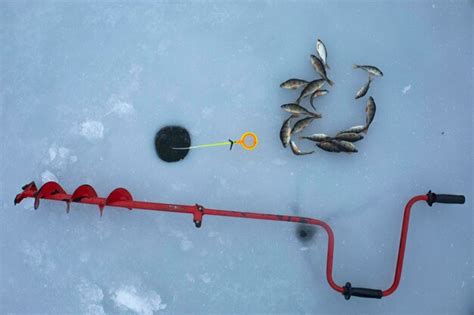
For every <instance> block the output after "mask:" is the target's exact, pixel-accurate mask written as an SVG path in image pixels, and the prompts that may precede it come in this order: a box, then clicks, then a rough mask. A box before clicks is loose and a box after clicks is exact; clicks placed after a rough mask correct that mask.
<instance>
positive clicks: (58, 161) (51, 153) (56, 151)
mask: <svg viewBox="0 0 474 315" xmlns="http://www.w3.org/2000/svg"><path fill="white" fill-rule="evenodd" d="M75 161H77V157H76V156H71V150H70V149H68V148H66V147H62V146H58V145H56V144H52V145H51V147H50V148H49V149H48V157H47V158H45V159H44V160H43V163H44V164H45V165H49V166H51V167H52V168H55V169H63V168H64V167H66V166H67V164H68V163H70V162H72V163H74V162H75Z"/></svg>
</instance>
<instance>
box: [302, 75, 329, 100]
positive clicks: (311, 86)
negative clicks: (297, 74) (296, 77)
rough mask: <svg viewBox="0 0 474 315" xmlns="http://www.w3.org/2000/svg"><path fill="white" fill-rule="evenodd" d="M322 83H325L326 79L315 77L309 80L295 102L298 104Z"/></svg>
mask: <svg viewBox="0 0 474 315" xmlns="http://www.w3.org/2000/svg"><path fill="white" fill-rule="evenodd" d="M324 83H326V80H324V79H317V80H314V81H311V82H309V83H308V85H307V86H306V87H305V88H304V89H303V91H301V94H300V96H299V97H298V99H297V100H296V103H298V104H299V103H300V101H301V100H302V99H303V98H305V97H307V96H310V95H311V94H313V93H314V92H316V91H317V90H319V89H320V88H321V87H322V86H323V85H324Z"/></svg>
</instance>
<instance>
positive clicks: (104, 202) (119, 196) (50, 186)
mask: <svg viewBox="0 0 474 315" xmlns="http://www.w3.org/2000/svg"><path fill="white" fill-rule="evenodd" d="M22 190H23V191H22V192H21V193H19V194H18V195H16V197H15V205H16V204H18V203H20V202H21V201H22V200H23V199H25V198H34V208H35V209H38V207H39V204H40V200H41V199H47V200H55V201H63V202H66V211H67V212H69V209H70V204H71V203H72V202H74V203H83V204H91V205H97V206H98V207H99V212H100V215H101V216H102V215H103V210H104V208H105V207H106V206H110V207H118V208H127V209H129V210H132V209H140V210H151V211H165V212H174V213H186V214H191V215H192V216H193V222H194V224H195V226H196V227H197V228H199V227H201V225H202V220H203V217H204V215H214V216H223V217H233V218H244V219H254V220H268V221H282V222H294V223H302V224H311V225H316V226H319V227H321V228H323V229H324V230H325V231H326V233H327V235H328V249H327V259H326V279H327V282H328V283H329V286H330V287H331V288H332V289H334V290H335V291H337V292H339V293H341V294H342V295H343V296H344V297H345V299H346V300H349V299H350V298H351V297H352V296H356V297H364V298H376V299H381V298H382V297H385V296H389V295H390V294H392V293H393V292H395V290H396V289H397V288H398V285H399V283H400V277H401V274H402V268H403V259H404V257H405V246H406V242H407V235H408V224H409V221H410V212H411V208H412V207H413V205H414V204H415V203H417V202H418V201H426V203H427V204H428V205H429V206H430V207H431V206H432V205H433V204H434V203H451V204H464V202H465V197H464V196H462V195H445V194H435V193H433V192H431V191H429V192H428V193H427V194H426V195H418V196H414V197H413V198H411V199H410V200H409V201H408V203H407V204H406V206H405V211H404V214H403V223H402V230H401V234H400V246H399V249H398V258H397V265H396V267H395V276H394V279H393V283H392V285H391V286H390V287H389V288H388V289H386V290H380V289H369V288H358V287H352V285H351V283H350V282H346V284H345V285H344V286H341V285H338V284H337V283H336V282H335V281H334V279H333V275H332V273H333V257H334V233H333V231H332V229H331V227H330V226H329V225H328V224H327V223H326V222H324V221H321V220H318V219H313V218H307V217H300V216H290V215H279V214H266V213H255V212H245V211H230V210H218V209H210V208H205V207H203V206H201V205H198V204H195V205H176V204H168V203H157V202H145V201H135V200H133V197H132V195H131V194H130V192H129V191H128V190H126V189H125V188H117V189H115V190H113V191H112V192H111V193H110V194H109V195H108V196H107V198H102V197H98V195H97V193H96V191H95V189H94V188H93V187H92V186H90V185H81V186H79V187H78V188H77V189H76V190H75V191H74V192H73V193H72V195H69V194H67V193H66V191H65V190H64V189H63V188H62V187H61V186H60V185H59V184H58V183H56V182H47V183H45V184H44V185H43V186H41V187H40V188H39V189H37V187H36V184H35V183H34V182H31V183H29V184H27V185H25V186H23V187H22Z"/></svg>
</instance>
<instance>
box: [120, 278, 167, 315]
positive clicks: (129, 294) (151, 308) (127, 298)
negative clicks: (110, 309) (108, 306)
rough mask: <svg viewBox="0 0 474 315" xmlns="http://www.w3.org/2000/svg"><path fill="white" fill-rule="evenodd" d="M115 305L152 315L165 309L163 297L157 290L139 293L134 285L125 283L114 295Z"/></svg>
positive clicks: (143, 314)
mask: <svg viewBox="0 0 474 315" xmlns="http://www.w3.org/2000/svg"><path fill="white" fill-rule="evenodd" d="M112 300H113V301H114V303H115V305H116V306H117V307H118V308H119V309H121V310H124V311H127V310H129V311H132V312H135V313H137V314H140V315H152V314H153V312H155V311H159V310H164V309H165V308H166V304H163V303H162V301H161V297H160V296H159V295H158V294H157V293H156V292H155V291H149V292H146V293H141V294H139V293H138V291H137V289H136V288H135V287H134V286H129V285H126V286H125V285H124V286H121V287H120V288H119V289H118V290H116V291H115V292H114V293H113V295H112Z"/></svg>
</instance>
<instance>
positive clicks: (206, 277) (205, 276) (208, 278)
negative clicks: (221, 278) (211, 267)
mask: <svg viewBox="0 0 474 315" xmlns="http://www.w3.org/2000/svg"><path fill="white" fill-rule="evenodd" d="M199 278H201V280H202V282H204V283H210V282H211V276H210V275H209V274H208V273H207V272H206V273H203V274H202V275H200V276H199Z"/></svg>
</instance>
